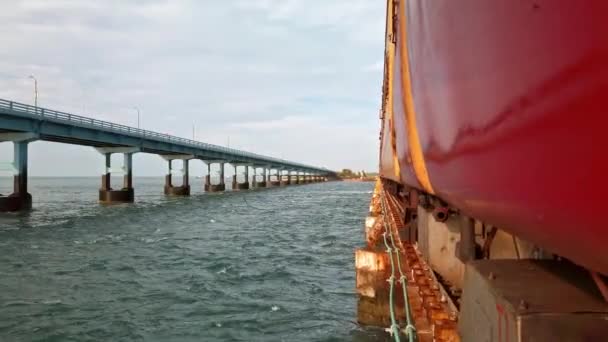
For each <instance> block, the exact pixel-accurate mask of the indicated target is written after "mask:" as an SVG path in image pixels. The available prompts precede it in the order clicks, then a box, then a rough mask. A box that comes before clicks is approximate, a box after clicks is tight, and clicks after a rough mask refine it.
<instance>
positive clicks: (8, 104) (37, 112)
mask: <svg viewBox="0 0 608 342" xmlns="http://www.w3.org/2000/svg"><path fill="white" fill-rule="evenodd" d="M0 108H4V109H8V110H10V111H11V112H13V113H19V114H20V115H25V116H30V117H34V118H38V119H40V120H49V119H50V120H56V121H64V122H69V123H72V124H75V125H77V126H84V127H91V128H96V129H100V130H104V131H110V132H116V133H122V134H128V135H131V136H136V137H140V138H145V139H154V140H158V141H163V142H170V143H179V144H183V145H188V146H190V147H195V148H201V149H205V150H210V151H214V152H221V153H227V154H232V155H234V156H236V157H245V158H252V159H258V160H260V161H264V162H269V163H279V164H288V165H292V166H296V167H302V168H311V167H310V166H307V165H303V164H299V163H294V162H290V161H287V160H284V159H279V158H273V157H267V156H262V155H259V154H256V153H252V152H246V151H241V150H236V149H233V148H229V147H224V146H219V145H214V144H209V143H204V142H201V141H196V140H191V139H187V138H181V137H176V136H173V135H169V134H164V133H158V132H154V131H149V130H145V129H141V128H136V127H130V126H126V125H121V124H116V123H113V122H109V121H104V120H98V119H93V118H89V117H86V116H81V115H76V114H71V113H65V112H61V111H56V110H52V109H48V108H43V107H36V106H32V105H28V104H24V103H19V102H15V101H9V100H3V99H0ZM327 171H329V170H327Z"/></svg>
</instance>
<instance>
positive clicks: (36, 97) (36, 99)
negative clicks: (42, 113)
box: [28, 75, 38, 107]
mask: <svg viewBox="0 0 608 342" xmlns="http://www.w3.org/2000/svg"><path fill="white" fill-rule="evenodd" d="M28 78H31V79H32V80H34V107H38V80H37V79H36V77H34V75H30V76H29V77H28Z"/></svg>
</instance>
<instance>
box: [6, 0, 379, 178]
mask: <svg viewBox="0 0 608 342" xmlns="http://www.w3.org/2000/svg"><path fill="white" fill-rule="evenodd" d="M0 2H1V8H2V10H1V11H0V42H2V47H1V48H0V98H3V99H11V100H15V101H20V102H25V103H32V102H33V82H32V80H30V79H28V78H27V76H28V75H30V74H32V75H35V76H36V78H37V79H38V81H39V105H40V106H43V107H47V108H52V109H58V110H63V111H69V112H73V113H78V114H83V115H86V116H92V117H95V118H99V119H105V120H110V121H113V122H116V123H121V124H128V125H133V126H136V125H137V114H136V111H135V109H133V107H134V106H137V107H139V108H140V110H141V114H142V120H141V121H142V122H141V124H142V127H143V128H146V129H150V130H154V131H158V132H163V133H169V134H174V135H178V136H183V137H192V127H193V125H194V126H195V135H196V139H198V140H201V141H205V142H210V143H214V144H220V145H227V144H229V145H230V147H235V148H241V149H245V150H249V151H253V152H256V153H260V154H266V155H270V156H276V157H283V158H285V159H290V160H294V161H298V162H303V163H308V164H313V165H317V166H325V167H328V168H331V169H340V168H344V167H348V168H353V169H365V170H375V169H376V168H377V148H378V147H377V146H378V109H379V102H380V90H381V78H382V54H383V34H384V32H383V31H384V11H385V9H384V4H383V2H382V1H375V0H221V1H220V0H129V1H123V0H104V1H99V0H90V1H86V0H53V1H49V0H0ZM9 145H10V144H8V143H3V144H0V155H3V156H4V157H0V159H2V161H6V160H8V159H10V158H11V157H12V151H11V146H9ZM30 146H31V148H30V165H31V167H30V174H31V175H34V176H36V175H38V176H40V175H54V176H60V175H84V176H89V175H90V176H92V175H97V174H98V173H99V171H100V170H101V167H102V158H101V156H100V155H98V154H96V152H94V150H92V149H90V148H86V147H80V146H68V145H59V144H56V143H46V142H36V143H33V144H32V145H30ZM117 157H118V156H117ZM196 165H198V164H196ZM201 165H202V164H201ZM201 169H202V167H201ZM164 171H165V167H164V164H163V162H162V160H161V159H160V158H159V157H158V156H154V155H145V154H138V155H136V157H135V164H134V173H135V175H139V176H152V175H161V174H163V173H164ZM192 172H193V173H199V172H198V170H192ZM200 172H201V173H202V170H200Z"/></svg>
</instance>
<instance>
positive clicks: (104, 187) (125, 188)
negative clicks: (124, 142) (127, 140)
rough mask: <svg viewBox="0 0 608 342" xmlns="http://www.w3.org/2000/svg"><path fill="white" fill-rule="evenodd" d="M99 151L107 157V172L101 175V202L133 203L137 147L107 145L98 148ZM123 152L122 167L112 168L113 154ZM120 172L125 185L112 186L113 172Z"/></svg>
mask: <svg viewBox="0 0 608 342" xmlns="http://www.w3.org/2000/svg"><path fill="white" fill-rule="evenodd" d="M97 151H98V152H99V153H101V154H103V156H104V159H105V172H104V174H103V175H101V187H100V188H99V202H100V203H105V204H110V203H132V202H133V201H134V199H135V190H134V189H133V154H134V153H136V152H138V151H139V150H138V149H137V148H128V147H127V148H124V147H115V148H113V147H107V148H97ZM113 153H122V154H123V158H124V161H123V167H122V169H112V154H113ZM113 172H118V173H122V174H123V185H122V188H120V189H113V188H112V181H111V178H112V173H113Z"/></svg>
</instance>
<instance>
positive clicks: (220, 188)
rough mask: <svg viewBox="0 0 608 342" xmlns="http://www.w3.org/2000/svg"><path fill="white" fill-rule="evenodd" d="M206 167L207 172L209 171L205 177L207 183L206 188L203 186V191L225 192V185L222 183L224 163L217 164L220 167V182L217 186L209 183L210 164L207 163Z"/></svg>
mask: <svg viewBox="0 0 608 342" xmlns="http://www.w3.org/2000/svg"><path fill="white" fill-rule="evenodd" d="M207 165H208V170H209V175H208V176H207V177H209V182H208V186H207V185H205V190H206V191H208V192H222V191H224V190H226V183H225V182H224V178H225V176H224V162H223V161H222V162H219V165H220V182H219V184H212V183H211V162H209V164H207Z"/></svg>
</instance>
